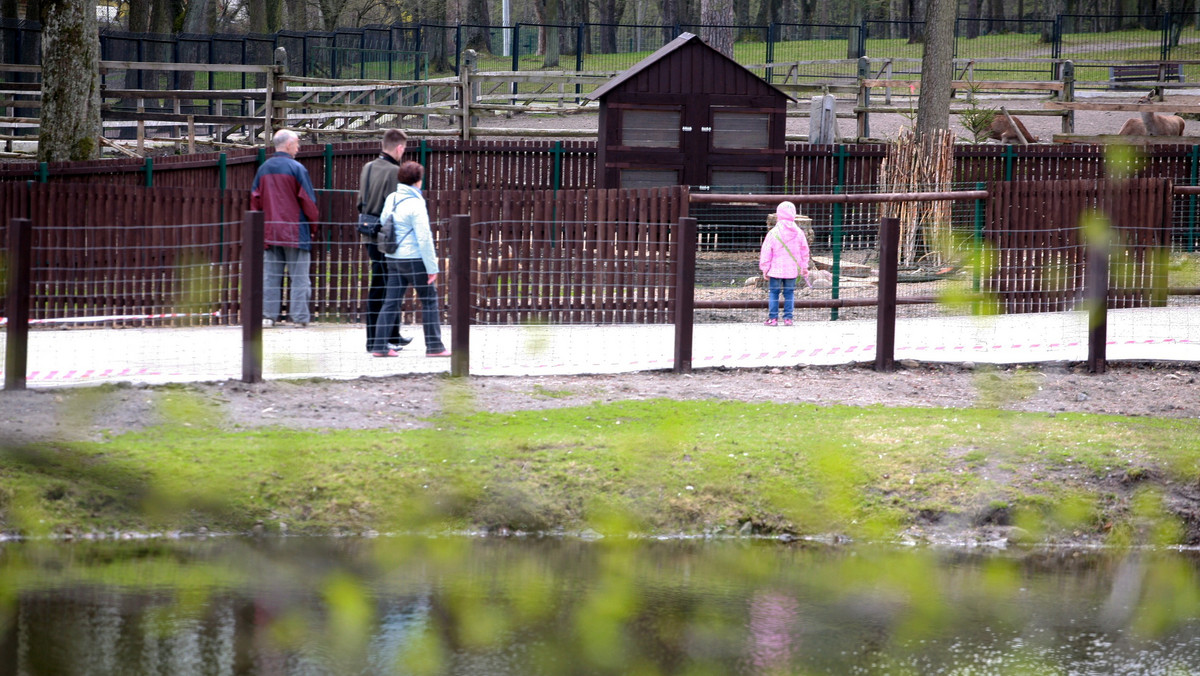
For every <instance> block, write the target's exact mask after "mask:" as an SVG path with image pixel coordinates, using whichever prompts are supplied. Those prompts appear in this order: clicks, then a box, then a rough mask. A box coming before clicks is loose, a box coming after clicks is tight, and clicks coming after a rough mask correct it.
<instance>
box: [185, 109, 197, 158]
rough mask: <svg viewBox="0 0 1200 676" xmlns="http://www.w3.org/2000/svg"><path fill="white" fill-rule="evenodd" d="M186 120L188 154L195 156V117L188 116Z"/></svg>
mask: <svg viewBox="0 0 1200 676" xmlns="http://www.w3.org/2000/svg"><path fill="white" fill-rule="evenodd" d="M187 120H188V123H187V129H188V154H189V155H195V154H196V116H195V115H188V118H187Z"/></svg>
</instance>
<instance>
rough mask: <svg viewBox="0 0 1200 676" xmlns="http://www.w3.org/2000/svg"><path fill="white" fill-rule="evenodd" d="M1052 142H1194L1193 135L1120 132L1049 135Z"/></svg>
mask: <svg viewBox="0 0 1200 676" xmlns="http://www.w3.org/2000/svg"><path fill="white" fill-rule="evenodd" d="M1050 140H1051V141H1052V142H1054V143H1092V144H1096V145H1108V144H1111V143H1124V144H1128V145H1190V144H1192V143H1195V142H1196V137H1195V136H1121V135H1120V134H1099V135H1090V134H1055V135H1053V136H1051V137H1050Z"/></svg>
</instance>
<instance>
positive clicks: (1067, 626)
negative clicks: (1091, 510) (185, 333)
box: [0, 537, 1200, 676]
mask: <svg viewBox="0 0 1200 676" xmlns="http://www.w3.org/2000/svg"><path fill="white" fill-rule="evenodd" d="M1198 563H1200V559H1198V558H1197V556H1195V555H1194V554H1191V553H1179V552H1148V551H1132V552H1129V551H1126V552H1113V551H1060V550H1049V551H1047V550H1039V551H1032V552H1031V551H1025V552H1012V551H1008V552H995V551H987V552H982V551H979V550H972V551H966V550H937V549H923V548H915V549H913V548H892V547H878V546H863V545H852V546H844V547H827V546H821V545H812V544H806V543H791V544H781V543H779V542H775V541H764V540H738V541H717V542H714V541H689V540H682V541H680V540H672V541H647V540H629V539H625V538H606V539H599V540H593V541H581V540H575V539H558V538H546V539H519V538H510V539H486V538H469V537H440V538H403V537H381V538H371V539H366V538H328V539H327V538H282V539H280V538H276V539H260V540H255V539H241V538H215V539H209V540H179V541H174V540H165V541H157V540H156V541H139V542H111V541H109V542H87V543H67V544H57V543H38V542H25V543H12V542H10V543H5V544H0V674H19V675H22V676H25V675H42V674H47V675H49V674H53V675H56V676H58V675H63V674H514V675H515V674H645V675H650V674H697V675H699V674H764V675H775V674H1015V673H1021V674H1025V673H1027V674H1132V673H1137V674H1159V673H1161V674H1175V673H1178V674H1187V673H1200V621H1198V617H1200V584H1197V582H1198V580H1197V566H1198Z"/></svg>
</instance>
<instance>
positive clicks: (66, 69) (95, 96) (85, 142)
mask: <svg viewBox="0 0 1200 676" xmlns="http://www.w3.org/2000/svg"><path fill="white" fill-rule="evenodd" d="M98 30H99V27H98V26H97V24H96V5H95V3H92V2H87V1H86V0H45V2H43V3H42V119H43V120H52V121H53V124H44V125H42V127H41V135H40V136H39V137H38V160H39V161H41V162H61V161H64V160H92V159H96V158H97V157H99V156H100V142H99V140H98V139H99V137H100V134H101V132H102V129H101V126H100V37H99V32H98Z"/></svg>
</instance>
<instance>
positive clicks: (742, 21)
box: [731, 0, 767, 41]
mask: <svg viewBox="0 0 1200 676" xmlns="http://www.w3.org/2000/svg"><path fill="white" fill-rule="evenodd" d="M732 2H733V12H732V13H731V16H732V18H733V21H732V23H734V24H737V25H738V26H740V27H741V28H740V29H739V30H740V32H739V33H738V34H737V35H736V36H734V40H739V39H743V38H747V39H750V38H757V39H759V40H764V41H765V40H766V39H767V33H766V31H767V29H766V28H762V29H757V28H750V27H749V26H750V0H732Z"/></svg>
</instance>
